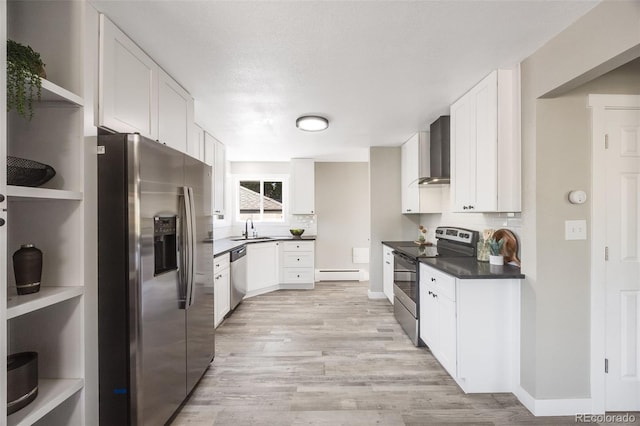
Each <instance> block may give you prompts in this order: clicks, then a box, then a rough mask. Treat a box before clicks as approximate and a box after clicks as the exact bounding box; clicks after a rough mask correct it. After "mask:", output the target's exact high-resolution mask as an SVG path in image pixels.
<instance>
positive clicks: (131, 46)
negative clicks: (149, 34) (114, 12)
mask: <svg viewBox="0 0 640 426" xmlns="http://www.w3.org/2000/svg"><path fill="white" fill-rule="evenodd" d="M99 62H100V64H99V66H100V72H99V88H98V125H99V126H101V127H106V128H108V129H111V130H113V131H116V132H122V133H132V132H138V133H140V134H141V135H143V136H146V137H149V138H151V139H154V140H157V139H158V122H157V120H158V97H157V94H158V66H157V65H156V63H155V62H153V60H152V59H151V58H150V57H149V56H147V55H146V54H145V53H144V52H143V51H142V49H140V48H139V47H138V46H137V45H136V44H135V43H134V42H133V41H132V40H131V39H130V38H129V37H127V36H126V35H125V34H124V33H123V32H122V31H120V30H119V29H118V28H117V27H116V26H115V25H114V24H113V22H111V21H110V20H109V19H108V18H107V17H106V16H104V15H100V55H99Z"/></svg>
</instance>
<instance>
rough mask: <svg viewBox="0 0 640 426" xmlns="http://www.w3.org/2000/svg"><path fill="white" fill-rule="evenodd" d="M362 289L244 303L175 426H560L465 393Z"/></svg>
mask: <svg viewBox="0 0 640 426" xmlns="http://www.w3.org/2000/svg"><path fill="white" fill-rule="evenodd" d="M367 287H368V283H354V282H322V283H316V288H315V290H311V291H309V290H306V291H291V290H289V291H284V290H281V291H277V292H274V293H270V294H266V295H263V296H257V297H254V298H251V299H248V300H245V301H244V302H243V303H242V304H241V305H240V306H239V307H238V309H237V310H236V311H235V312H234V313H233V315H232V316H231V317H230V318H227V320H225V322H224V323H223V324H222V325H221V326H220V327H219V328H218V329H217V330H216V356H215V360H214V362H213V364H212V365H211V367H210V368H209V370H208V371H207V373H206V375H205V377H204V378H203V379H202V381H201V382H200V384H199V386H198V387H197V389H196V390H195V391H194V393H193V395H192V396H191V398H190V399H189V401H188V402H187V403H186V404H185V406H184V407H183V408H182V410H181V411H180V413H179V414H178V416H177V417H176V419H175V421H174V422H173V425H174V426H186V425H189V426H205V425H230V426H231V425H232V426H243V425H247V426H249V425H251V426H253V425H269V426H277V425H331V426H335V425H367V426H368V425H390V426H392V425H439V424H467V425H468V424H474V425H518V424H523V425H530V424H543V425H563V424H567V425H569V424H575V421H574V418H573V417H551V418H550V417H546V418H535V417H533V416H532V415H531V414H530V413H529V411H528V410H527V409H526V408H524V407H523V406H522V405H521V404H520V403H519V402H518V400H517V399H516V398H515V397H514V396H513V395H511V394H476V395H465V394H464V393H463V392H462V391H461V390H460V389H459V388H458V386H457V385H456V384H455V382H454V381H453V379H451V377H449V375H448V374H447V373H446V372H445V371H444V369H443V368H442V367H441V366H440V364H439V363H438V361H436V360H435V358H434V357H433V356H432V355H431V353H430V352H429V350H428V349H426V348H416V347H414V346H413V345H412V344H411V342H410V341H409V339H408V338H407V337H406V335H405V334H404V332H403V331H402V329H401V328H400V326H399V325H398V323H397V322H396V320H395V319H394V317H393V310H392V307H391V305H390V304H389V303H388V302H387V301H385V300H369V299H367Z"/></svg>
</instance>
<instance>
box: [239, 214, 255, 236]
mask: <svg viewBox="0 0 640 426" xmlns="http://www.w3.org/2000/svg"><path fill="white" fill-rule="evenodd" d="M249 221H251V229H252V230H253V229H255V228H254V226H253V219H251V218H249V219H247V220H245V221H244V234H242V235H244V239H245V240H246V239H247V238H249ZM253 233H254V234H255V231H253Z"/></svg>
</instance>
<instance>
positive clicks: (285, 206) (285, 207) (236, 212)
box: [233, 174, 289, 225]
mask: <svg viewBox="0 0 640 426" xmlns="http://www.w3.org/2000/svg"><path fill="white" fill-rule="evenodd" d="M244 180H254V181H260V187H261V188H262V187H263V185H264V182H265V181H275V182H282V220H262V218H261V219H259V220H254V223H263V224H274V225H288V224H289V175H285V174H238V175H234V177H233V194H234V195H233V197H234V203H233V222H234V223H236V224H239V223H245V221H244V220H241V219H240V197H239V195H240V191H239V190H238V188H239V187H240V181H244ZM263 214H264V212H262V213H260V215H261V217H262V215H263Z"/></svg>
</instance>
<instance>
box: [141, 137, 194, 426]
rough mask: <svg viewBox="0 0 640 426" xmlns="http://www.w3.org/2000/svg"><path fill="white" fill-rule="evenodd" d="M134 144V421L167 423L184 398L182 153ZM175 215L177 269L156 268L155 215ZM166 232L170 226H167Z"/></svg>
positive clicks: (149, 143) (146, 143)
mask: <svg viewBox="0 0 640 426" xmlns="http://www.w3.org/2000/svg"><path fill="white" fill-rule="evenodd" d="M133 137H134V138H135V137H137V138H138V143H137V144H136V156H135V157H136V162H137V164H138V166H137V167H138V169H139V175H138V186H139V189H138V194H137V204H138V207H137V209H138V212H139V220H138V225H137V226H138V228H139V229H138V233H139V235H140V238H139V259H140V283H141V284H140V286H139V287H138V292H139V295H138V298H137V300H138V306H137V309H138V318H139V330H138V334H139V338H138V339H137V341H136V342H132V343H133V344H135V345H136V352H137V354H138V357H137V362H136V364H137V365H136V370H137V376H138V377H137V381H138V383H139V384H141V385H140V386H138V392H137V395H136V401H137V405H138V421H137V424H138V425H142V424H145V425H161V424H164V423H165V422H167V420H168V419H169V418H170V417H171V415H172V414H173V413H174V412H175V411H176V410H177V409H178V407H179V406H180V404H181V403H182V401H183V400H184V398H185V397H186V375H185V365H186V354H185V327H186V319H185V306H186V303H185V287H186V283H185V282H184V279H183V278H181V275H182V273H183V272H184V271H183V270H184V265H182V262H183V260H182V259H183V252H182V246H183V244H184V235H182V233H181V232H180V229H181V228H182V224H183V221H184V218H183V215H184V213H183V212H182V211H181V210H182V209H181V206H182V205H183V203H182V200H183V198H184V194H183V189H182V188H183V183H184V157H183V155H182V154H181V153H179V152H177V151H174V150H172V149H169V148H167V147H165V146H162V145H160V144H159V143H157V142H152V141H149V140H146V139H141V138H140V137H139V136H133ZM159 217H160V218H164V217H175V218H176V228H177V230H176V231H177V235H176V237H177V238H176V240H177V241H176V244H175V250H176V252H175V253H173V254H170V253H163V255H164V256H173V255H175V256H176V259H177V262H176V264H177V269H171V268H169V270H167V271H164V272H157V270H156V268H155V267H154V262H155V261H156V257H155V250H154V242H155V241H154V235H156V236H157V235H158V230H157V228H156V232H155V233H154V218H159ZM169 232H170V231H169Z"/></svg>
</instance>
